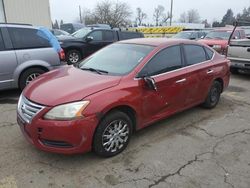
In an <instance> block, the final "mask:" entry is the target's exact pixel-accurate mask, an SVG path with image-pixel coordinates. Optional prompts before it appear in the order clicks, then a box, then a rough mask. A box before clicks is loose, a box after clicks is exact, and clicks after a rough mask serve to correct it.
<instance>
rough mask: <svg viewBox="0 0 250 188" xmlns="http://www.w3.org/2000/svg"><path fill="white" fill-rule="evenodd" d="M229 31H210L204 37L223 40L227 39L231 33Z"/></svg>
mask: <svg viewBox="0 0 250 188" xmlns="http://www.w3.org/2000/svg"><path fill="white" fill-rule="evenodd" d="M231 33H232V32H231V31H212V32H210V33H208V34H207V36H206V37H205V38H206V39H223V40H228V39H229V37H230V35H231Z"/></svg>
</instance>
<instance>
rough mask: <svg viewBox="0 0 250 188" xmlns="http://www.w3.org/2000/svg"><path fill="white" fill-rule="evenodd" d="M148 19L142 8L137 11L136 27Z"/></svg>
mask: <svg viewBox="0 0 250 188" xmlns="http://www.w3.org/2000/svg"><path fill="white" fill-rule="evenodd" d="M146 18H147V14H146V13H144V12H143V11H142V9H141V8H140V7H138V8H137V9H136V19H135V20H136V25H138V26H141V25H142V22H143V20H144V19H146Z"/></svg>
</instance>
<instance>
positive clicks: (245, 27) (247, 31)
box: [241, 26, 250, 39]
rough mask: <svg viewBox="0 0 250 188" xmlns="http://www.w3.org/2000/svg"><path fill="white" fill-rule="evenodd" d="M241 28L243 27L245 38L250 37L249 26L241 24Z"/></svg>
mask: <svg viewBox="0 0 250 188" xmlns="http://www.w3.org/2000/svg"><path fill="white" fill-rule="evenodd" d="M241 28H242V29H244V31H245V33H246V38H248V39H250V26H242V27H241Z"/></svg>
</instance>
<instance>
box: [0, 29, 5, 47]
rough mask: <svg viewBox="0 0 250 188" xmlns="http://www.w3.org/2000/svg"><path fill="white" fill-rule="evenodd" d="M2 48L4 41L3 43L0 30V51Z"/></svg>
mask: <svg viewBox="0 0 250 188" xmlns="http://www.w3.org/2000/svg"><path fill="white" fill-rule="evenodd" d="M3 50H4V43H3V36H2V32H1V31H0V51H3Z"/></svg>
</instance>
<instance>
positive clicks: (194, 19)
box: [187, 9, 200, 23]
mask: <svg viewBox="0 0 250 188" xmlns="http://www.w3.org/2000/svg"><path fill="white" fill-rule="evenodd" d="M187 22H188V23H199V22H200V14H199V12H198V10H195V9H190V10H189V11H188V12H187Z"/></svg>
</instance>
